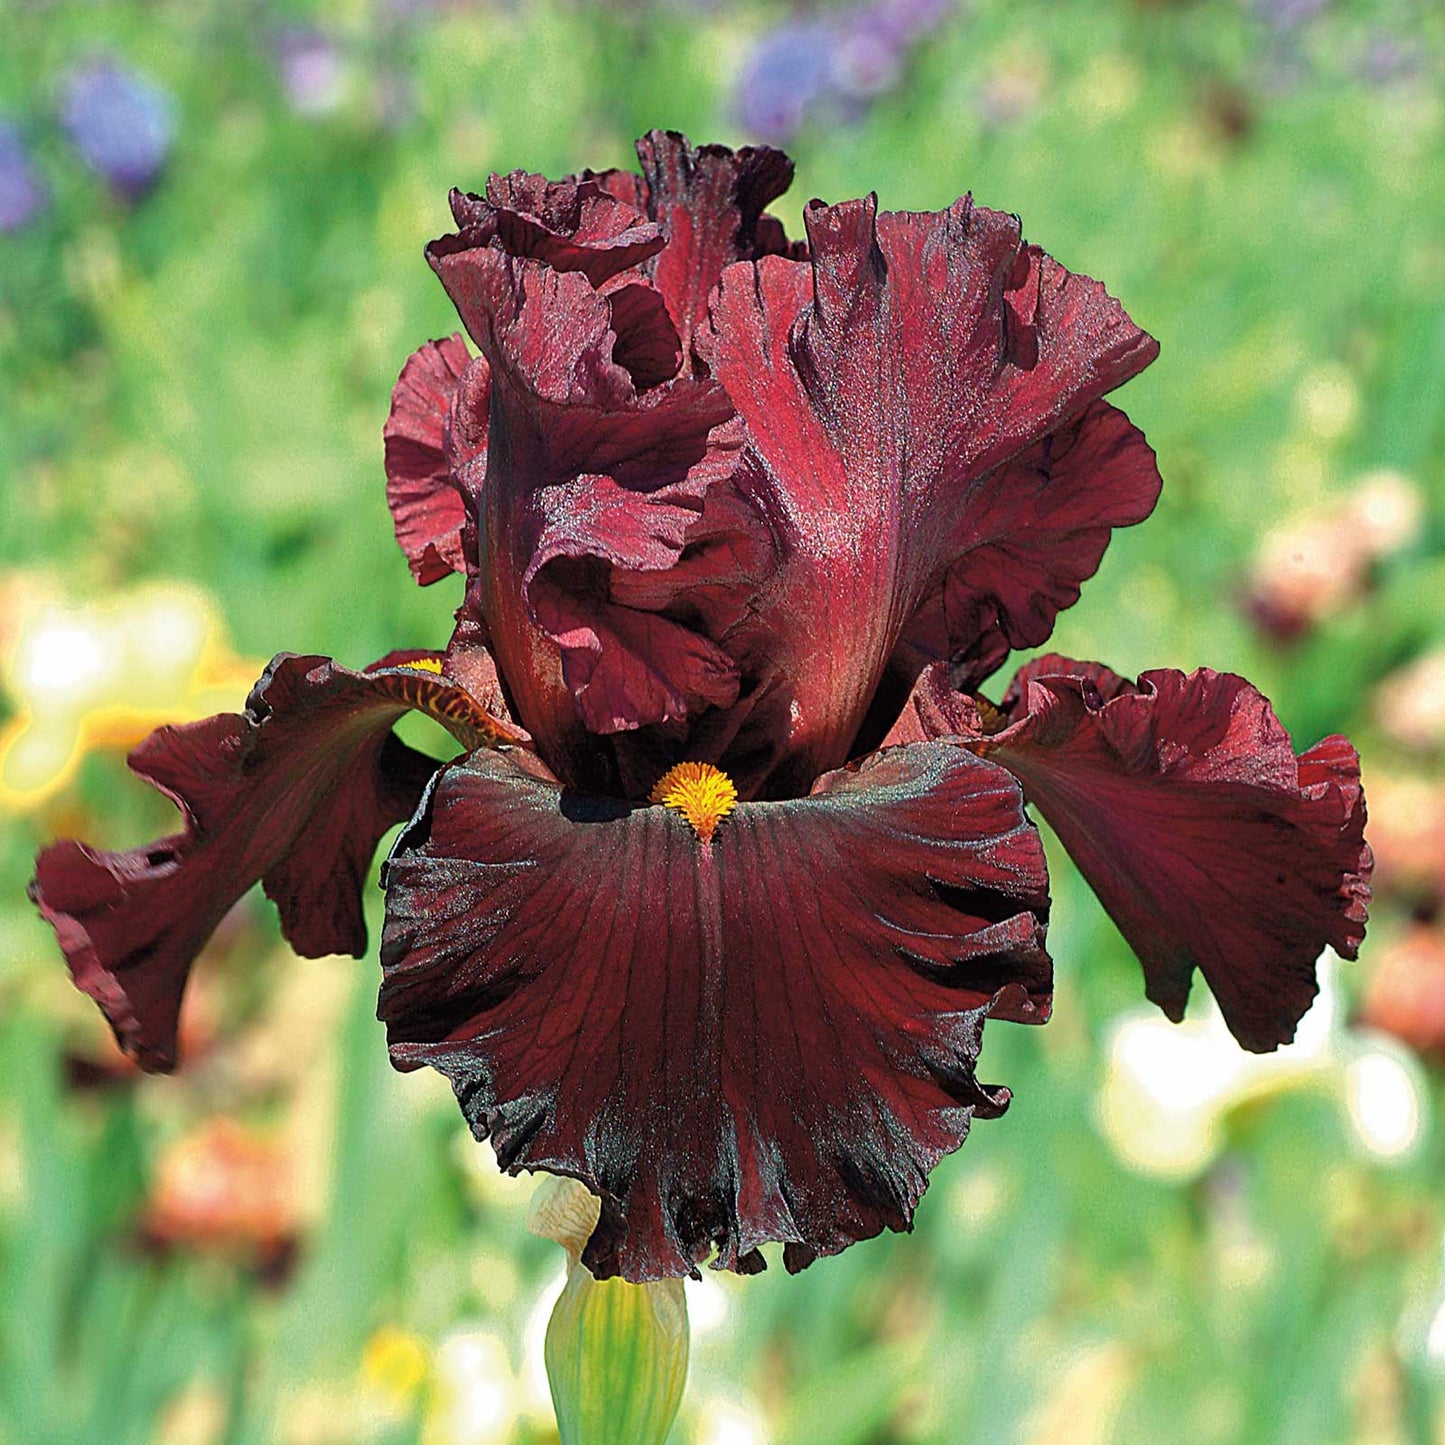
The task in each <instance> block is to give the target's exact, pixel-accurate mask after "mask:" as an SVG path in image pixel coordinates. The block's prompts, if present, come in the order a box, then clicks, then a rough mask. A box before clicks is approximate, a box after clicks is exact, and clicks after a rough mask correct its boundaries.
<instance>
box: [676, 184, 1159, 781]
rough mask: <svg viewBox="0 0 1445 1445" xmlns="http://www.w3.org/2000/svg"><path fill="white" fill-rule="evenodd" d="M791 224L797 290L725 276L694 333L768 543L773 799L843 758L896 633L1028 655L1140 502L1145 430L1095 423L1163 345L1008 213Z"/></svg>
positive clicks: (790, 284) (775, 266) (823, 210)
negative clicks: (801, 240)
mask: <svg viewBox="0 0 1445 1445" xmlns="http://www.w3.org/2000/svg"><path fill="white" fill-rule="evenodd" d="M805 220H806V223H807V229H808V239H809V246H810V252H811V255H812V267H811V274H810V272H809V269H808V268H807V267H805V266H803V265H801V264H799V263H797V262H791V261H786V260H782V259H778V258H765V259H763V260H762V261H759V262H757V263H756V264H753V265H736V266H731V267H729V268H727V269H726V270H725V271H724V273H723V278H722V283H721V286H720V289H719V291H718V292H717V293H716V295H715V296H714V299H713V303H712V310H711V326H710V329H709V331H708V332H707V333H706V334H705V335H704V336H703V337H702V338H701V340H700V346H701V350H702V352H703V355H704V357H705V359H706V360H707V362H708V364H709V366H710V367H711V372H712V375H714V376H716V377H717V378H718V379H719V380H720V381H721V382H722V383H723V385H724V386H725V387H726V388H727V390H728V393H729V395H730V396H731V397H732V400H733V402H734V404H735V405H736V407H737V408H738V411H739V413H740V414H741V415H742V417H743V418H744V420H745V421H746V423H747V427H748V433H749V438H750V446H751V456H752V460H753V461H754V463H755V470H754V474H753V475H754V485H755V488H756V502H757V505H758V507H759V509H760V510H762V511H764V512H765V513H766V514H767V515H768V517H769V518H770V520H771V521H772V523H773V526H774V528H775V529H776V531H777V532H778V534H779V536H780V538H781V539H782V545H783V546H784V549H785V558H784V562H783V565H782V567H781V568H780V569H779V573H778V576H777V579H776V581H775V584H774V585H773V587H772V588H771V589H770V591H769V593H768V595H767V596H765V597H764V598H763V599H761V601H760V604H759V606H758V608H757V619H756V648H755V658H756V661H755V662H753V663H752V666H753V668H754V670H756V671H759V672H760V673H761V674H762V676H761V680H760V684H759V686H760V689H761V690H763V691H765V692H767V693H768V694H769V695H770V698H771V706H770V707H767V708H763V707H760V708H758V709H757V710H755V713H754V720H753V725H755V726H757V725H761V726H766V727H771V728H772V729H773V730H774V732H775V734H776V741H775V747H776V752H777V758H776V764H775V766H776V767H777V770H778V771H777V774H776V777H775V778H774V779H773V781H772V782H771V783H770V785H769V786H770V790H771V791H775V792H787V791H789V790H795V789H797V788H798V787H800V786H805V785H806V781H807V780H808V779H809V778H811V777H812V776H814V775H815V774H816V772H817V771H818V770H820V769H822V768H827V767H831V766H836V765H837V763H838V762H840V761H841V760H842V759H844V758H846V757H847V756H849V753H850V751H851V750H852V749H853V747H854V745H855V739H856V738H857V737H858V734H859V731H860V728H861V727H862V725H863V723H864V720H865V717H866V714H867V712H868V709H869V707H870V705H871V703H872V701H873V699H874V697H875V694H876V693H877V690H878V687H879V684H880V682H881V681H882V680H883V679H884V676H885V673H886V671H887V669H888V668H889V666H890V663H893V664H894V665H896V664H897V662H898V659H897V658H896V657H895V652H896V650H897V649H898V648H899V646H900V643H901V642H903V640H904V639H905V637H906V636H907V635H908V633H909V629H910V627H914V626H918V627H921V628H922V629H924V631H925V632H926V633H928V634H929V635H930V636H933V637H936V638H937V639H938V640H937V643H936V645H937V646H939V647H944V648H946V649H947V651H948V654H949V655H950V656H957V657H960V658H962V657H964V656H967V655H970V654H971V653H976V652H978V651H979V650H980V649H981V650H982V651H983V652H985V653H990V654H992V655H994V661H995V665H996V662H997V653H998V646H997V644H995V643H993V642H992V641H990V640H989V638H990V636H991V634H992V633H994V632H995V631H996V632H998V633H999V634H1000V635H1001V637H1002V638H1003V640H1004V642H1006V643H1007V644H1008V645H1018V644H1021V643H1022V642H1023V640H1024V639H1025V638H1030V639H1033V640H1035V641H1037V640H1039V636H1038V635H1039V633H1040V630H1041V629H1043V630H1044V631H1046V630H1047V626H1048V624H1049V623H1051V621H1052V617H1053V613H1054V611H1055V610H1056V609H1057V607H1058V606H1060V605H1066V604H1067V602H1068V601H1071V600H1072V598H1073V596H1074V595H1075V594H1076V592H1077V587H1078V584H1079V582H1080V581H1082V580H1083V579H1084V578H1085V577H1087V576H1089V575H1090V574H1091V573H1092V571H1093V570H1094V568H1095V567H1096V566H1097V564H1098V560H1099V556H1100V554H1101V553H1102V551H1103V546H1104V544H1105V542H1106V541H1107V538H1108V531H1109V528H1110V527H1112V526H1116V525H1121V524H1126V523H1129V522H1133V521H1137V520H1139V519H1140V518H1141V517H1143V516H1144V515H1146V514H1147V512H1148V511H1149V509H1150V507H1151V506H1152V505H1153V501H1154V497H1155V495H1156V493H1157V490H1158V477H1157V474H1156V472H1155V470H1154V464H1153V455H1152V453H1151V452H1150V451H1149V449H1148V447H1147V445H1146V444H1145V443H1144V440H1143V437H1142V436H1141V435H1140V434H1139V433H1138V432H1137V431H1136V430H1135V429H1134V428H1132V427H1130V426H1129V425H1128V423H1127V421H1126V420H1125V419H1124V418H1123V417H1122V414H1120V413H1118V412H1115V411H1114V410H1113V409H1112V408H1108V407H1099V406H1097V403H1098V399H1099V398H1100V397H1101V396H1102V395H1103V393H1104V392H1106V391H1109V390H1110V389H1112V388H1113V387H1116V386H1118V385H1119V384H1120V383H1122V382H1124V381H1126V380H1127V379H1128V378H1129V377H1130V376H1132V375H1134V374H1135V373H1136V372H1138V371H1139V370H1141V369H1142V368H1143V367H1144V366H1146V365H1147V364H1148V363H1149V362H1150V361H1151V360H1152V359H1153V357H1154V355H1155V354H1156V352H1157V347H1156V346H1155V344H1154V342H1153V340H1152V339H1151V338H1150V337H1149V336H1147V335H1146V334H1145V333H1144V332H1142V331H1141V330H1139V328H1138V327H1136V326H1135V325H1134V324H1133V323H1132V322H1131V321H1130V320H1129V318H1128V317H1127V316H1126V315H1125V314H1124V312H1123V310H1122V309H1121V308H1120V307H1119V305H1118V304H1117V303H1116V302H1115V301H1113V300H1112V299H1111V298H1110V297H1109V296H1108V295H1107V294H1106V293H1105V292H1104V289H1103V288H1102V287H1101V286H1099V285H1098V283H1096V282H1094V281H1091V280H1089V279H1088V278H1087V277H1083V276H1075V275H1071V274H1070V273H1069V272H1067V271H1066V270H1064V268H1063V267H1061V266H1059V265H1058V264H1057V263H1056V262H1054V261H1052V260H1051V259H1050V258H1049V257H1047V256H1045V255H1044V254H1043V253H1042V252H1041V251H1039V250H1038V249H1037V248H1036V247H1032V246H1025V245H1024V244H1023V243H1022V241H1021V239H1020V236H1019V229H1018V223H1017V221H1016V220H1015V219H1014V218H1013V217H1009V216H1003V215H1000V214H999V213H997V212H994V211H988V210H985V209H983V208H982V207H976V206H974V205H973V204H972V203H971V201H970V200H968V199H965V200H962V201H959V202H958V203H957V204H955V205H954V206H952V207H950V209H949V210H947V211H945V212H941V213H938V214H914V213H899V214H885V215H882V216H879V215H877V213H876V203H875V201H874V200H873V199H872V198H869V199H868V200H864V201H851V202H846V203H844V204H843V205H839V206H831V207H830V206H823V205H822V204H821V203H817V202H815V203H813V204H812V205H810V206H809V207H808V210H807V212H806V214H805ZM1015 564H1017V571H1016V570H1015ZM920 612H923V613H924V616H923V618H922V619H921V620H920ZM949 622H951V623H952V624H953V625H952V626H951V627H950V626H949V625H948V623H949ZM915 642H916V639H915ZM913 651H914V652H918V648H917V647H916V646H915V647H914V649H913ZM918 655H919V658H920V665H921V661H924V660H926V659H927V651H926V650H924V651H922V652H918ZM745 661H746V660H745ZM910 681H911V678H905V679H904V683H905V685H906V683H908V682H910ZM904 695H905V694H904V693H900V694H899V695H898V696H897V697H896V699H895V705H898V704H901V702H902V701H903V696H904Z"/></svg>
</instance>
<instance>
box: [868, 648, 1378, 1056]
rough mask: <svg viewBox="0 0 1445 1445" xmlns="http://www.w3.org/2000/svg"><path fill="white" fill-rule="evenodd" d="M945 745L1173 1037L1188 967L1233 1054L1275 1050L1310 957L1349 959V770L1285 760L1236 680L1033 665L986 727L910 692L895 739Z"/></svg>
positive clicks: (941, 688) (1302, 1001)
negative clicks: (1115, 948) (1130, 965)
mask: <svg viewBox="0 0 1445 1445" xmlns="http://www.w3.org/2000/svg"><path fill="white" fill-rule="evenodd" d="M920 733H922V734H923V735H926V736H932V737H937V736H940V735H944V734H953V735H957V736H960V737H963V738H965V739H966V740H967V745H968V747H970V748H971V749H972V750H973V751H975V752H977V753H979V754H980V755H982V756H984V757H988V758H990V759H992V760H993V761H994V762H997V763H1001V764H1002V765H1003V766H1004V767H1006V768H1008V769H1009V771H1010V772H1012V773H1013V774H1014V775H1015V776H1016V777H1017V778H1018V779H1019V781H1020V782H1022V784H1023V786H1024V795H1025V796H1026V797H1027V798H1028V800H1029V802H1031V803H1032V804H1034V805H1035V806H1036V807H1037V808H1038V810H1039V811H1040V812H1041V813H1042V814H1043V815H1044V817H1045V818H1047V819H1048V821H1049V823H1050V824H1051V825H1052V827H1053V828H1054V830H1055V831H1056V832H1057V833H1058V835H1059V839H1060V841H1061V842H1062V843H1063V845H1064V847H1065V848H1067V849H1068V851H1069V854H1070V856H1071V857H1072V858H1073V859H1074V861H1075V863H1077V864H1078V866H1079V871H1080V872H1081V873H1082V874H1083V875H1084V877H1085V878H1086V879H1087V880H1088V881H1089V884H1090V886H1091V887H1092V888H1093V889H1094V891H1095V893H1097V894H1098V895H1099V899H1100V901H1101V902H1102V903H1103V905H1104V907H1105V908H1106V909H1107V910H1108V912H1109V915H1110V917H1111V918H1113V920H1114V922H1115V923H1116V924H1118V926H1119V931H1120V932H1121V933H1122V934H1123V935H1124V937H1125V938H1126V939H1127V940H1128V941H1129V944H1130V945H1131V947H1132V948H1133V949H1134V951H1135V953H1137V954H1138V955H1139V958H1140V961H1141V962H1142V963H1143V965H1144V977H1145V983H1146V987H1147V991H1148V994H1149V997H1150V998H1151V999H1152V1000H1153V1001H1154V1002H1155V1003H1157V1004H1158V1005H1159V1006H1160V1007H1161V1008H1162V1009H1163V1010H1164V1012H1165V1013H1166V1014H1168V1015H1169V1017H1170V1018H1172V1019H1174V1020H1175V1021H1176V1022H1177V1021H1178V1020H1179V1019H1180V1018H1182V1017H1183V1015H1184V1005H1185V1001H1186V1000H1187V998H1188V996H1189V985H1190V981H1191V979H1192V978H1193V975H1194V970H1195V969H1196V968H1197V969H1198V970H1199V971H1200V972H1201V973H1202V974H1203V975H1204V978H1205V981H1206V982H1207V983H1208V984H1209V987H1210V989H1211V990H1212V991H1213V993H1214V996H1215V998H1217V999H1218V1000H1219V1005H1220V1008H1221V1010H1222V1011H1223V1014H1224V1018H1225V1021H1226V1022H1227V1023H1228V1024H1229V1027H1230V1030H1231V1032H1232V1033H1233V1034H1234V1036H1235V1038H1237V1039H1238V1040H1239V1042H1240V1043H1241V1044H1243V1045H1244V1047H1245V1048H1247V1049H1252V1050H1254V1051H1255V1052H1257V1053H1259V1052H1265V1051H1268V1050H1270V1049H1274V1048H1276V1047H1278V1046H1279V1045H1280V1044H1282V1043H1288V1042H1289V1041H1290V1039H1292V1038H1293V1037H1294V1031H1295V1025H1296V1024H1297V1023H1298V1022H1299V1020H1300V1018H1301V1017H1302V1016H1303V1014H1304V1012H1305V1010H1306V1009H1308V1008H1309V1006H1310V1003H1311V1001H1312V1000H1313V999H1314V996H1315V994H1316V992H1317V984H1316V980H1315V962H1316V960H1317V958H1318V957H1319V955H1320V953H1321V951H1322V950H1323V949H1324V948H1325V946H1326V945H1328V946H1329V947H1331V948H1333V949H1334V950H1335V951H1336V952H1337V953H1340V954H1342V955H1343V956H1344V957H1346V958H1353V957H1355V954H1356V952H1357V951H1358V949H1359V945H1360V941H1361V939H1362V938H1363V937H1364V932H1365V921H1366V913H1367V910H1368V906H1369V899H1370V886H1369V877H1370V866H1371V857H1370V849H1369V846H1368V845H1367V844H1366V843H1365V841H1364V825H1365V799H1364V794H1363V792H1362V791H1361V788H1360V763H1359V758H1358V756H1357V755H1356V753H1355V750H1354V748H1353V747H1351V746H1350V744H1349V743H1348V742H1347V741H1346V740H1345V739H1344V738H1342V737H1330V738H1326V739H1325V740H1324V741H1323V742H1321V743H1317V744H1316V745H1315V746H1314V747H1312V748H1310V749H1309V750H1308V751H1307V752H1305V753H1302V754H1301V755H1300V756H1299V757H1296V756H1295V753H1294V749H1293V747H1292V745H1291V743H1290V738H1289V734H1288V733H1287V732H1286V731H1285V730H1284V728H1283V726H1282V725H1281V724H1280V722H1279V720H1278V718H1276V717H1275V715H1274V712H1273V711H1272V709H1271V708H1270V705H1269V703H1268V701H1267V700H1266V699H1265V698H1264V697H1263V696H1262V695H1261V694H1260V693H1259V692H1258V691H1257V690H1256V689H1255V688H1253V687H1251V686H1250V684H1249V683H1247V682H1246V681H1245V680H1244V679H1243V678H1242V677H1236V676H1233V675H1232V674H1230V673H1218V672H1210V671H1209V670H1208V669H1201V670H1200V671H1198V672H1193V673H1190V674H1189V675H1188V676H1185V674H1183V673H1181V672H1174V671H1166V670H1161V671H1157V672H1146V673H1144V674H1143V675H1142V676H1141V677H1140V678H1139V680H1138V682H1137V683H1131V682H1129V681H1127V680H1126V679H1124V678H1122V677H1119V676H1118V675H1117V674H1116V673H1113V672H1111V671H1110V670H1109V669H1108V668H1106V667H1103V666H1101V665H1100V664H1098V663H1079V662H1073V661H1071V660H1069V659H1067V658H1061V657H1044V658H1040V659H1039V660H1038V661H1036V662H1032V663H1030V664H1029V665H1028V666H1027V667H1025V668H1022V669H1021V670H1020V671H1019V673H1018V675H1017V676H1016V677H1015V679H1014V681H1013V684H1012V686H1011V687H1010V688H1009V691H1008V694H1007V696H1006V697H1005V699H1004V702H1003V706H1002V709H1001V711H995V710H993V709H992V708H990V707H989V706H988V705H987V704H986V703H984V704H981V703H980V701H979V700H977V699H973V698H969V697H967V696H964V695H962V694H959V693H957V692H955V691H953V690H952V689H951V688H950V687H949V685H948V682H947V678H946V675H945V671H944V669H942V668H935V669H933V670H931V671H930V672H929V673H928V674H926V675H925V676H924V678H923V679H921V680H920V683H919V686H918V688H917V690H916V692H915V694H914V699H913V702H912V704H911V705H910V709H909V713H908V715H906V716H905V719H904V720H902V722H901V724H900V727H899V728H898V729H897V730H896V733H895V736H897V737H899V738H904V737H909V736H917V735H919V734H920Z"/></svg>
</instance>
